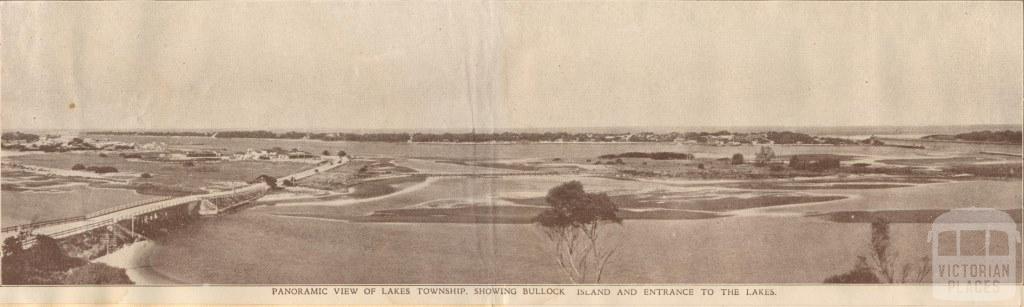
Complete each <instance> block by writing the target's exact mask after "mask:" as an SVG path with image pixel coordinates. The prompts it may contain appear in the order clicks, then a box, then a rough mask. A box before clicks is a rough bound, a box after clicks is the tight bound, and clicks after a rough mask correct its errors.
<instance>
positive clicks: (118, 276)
mask: <svg viewBox="0 0 1024 307" xmlns="http://www.w3.org/2000/svg"><path fill="white" fill-rule="evenodd" d="M2 261H3V268H2V270H3V271H2V273H3V274H2V275H3V277H2V282H3V284H5V285H59V284H85V285H100V284H133V282H132V281H131V279H129V278H128V275H127V274H125V270H124V269H120V268H114V267H111V266H108V265H106V264H102V263H94V262H89V261H87V260H85V259H81V258H75V257H70V256H68V255H66V254H65V253H64V251H63V250H61V248H60V245H59V244H58V243H57V240H54V239H53V238H50V237H47V236H41V235H40V236H35V243H34V244H33V245H32V246H31V247H29V248H23V246H22V239H21V238H18V237H9V238H7V239H5V240H4V243H3V260H2Z"/></svg>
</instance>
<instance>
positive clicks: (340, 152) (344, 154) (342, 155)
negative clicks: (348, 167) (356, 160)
mask: <svg viewBox="0 0 1024 307" xmlns="http://www.w3.org/2000/svg"><path fill="white" fill-rule="evenodd" d="M347 155H348V153H345V151H344V150H339V151H338V156H339V157H344V156H347Z"/></svg>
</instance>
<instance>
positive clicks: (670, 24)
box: [0, 1, 1024, 131]
mask: <svg viewBox="0 0 1024 307" xmlns="http://www.w3.org/2000/svg"><path fill="white" fill-rule="evenodd" d="M0 9H2V21H0V22H2V24H0V44H2V45H0V46H2V59H0V61H2V62H0V66H2V71H0V125H2V127H3V129H4V130H17V129H25V130H31V129H55V130H75V129H88V130H96V129H104V130H105V129H114V130H143V129H145V130H170V129H176V130H199V129H307V130H331V129H334V130H367V129H370V130H373V129H397V130H416V129H465V128H474V129H477V130H478V131H486V130H488V129H515V128H545V127H552V128H558V127H609V126H614V127H644V126H662V127H686V126H776V125H778V126H866V125H968V124H1014V125H1021V123H1022V121H1024V120H1022V112H1024V98H1022V97H1024V62H1022V61H1024V60H1022V59H1024V51H1022V50H1024V43H1022V37H1024V33H1022V28H1024V25H1022V19H1024V18H1022V4H1021V3H1020V2H912V3H907V2H842V3H822V2H755V3H750V2H664V1H659V2H655V1H508V2H489V1H484V2H470V1H457V2H446V1H438V2H420V1H408V2H406V1H378V2H362V1H356V2H162V3H121V2H119V3H96V2H88V3H78V2H42V3H40V2H19V3H9V2H7V3H2V4H0Z"/></svg>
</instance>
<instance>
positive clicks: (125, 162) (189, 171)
mask: <svg viewBox="0 0 1024 307" xmlns="http://www.w3.org/2000/svg"><path fill="white" fill-rule="evenodd" d="M8 159H10V160H12V161H15V162H18V163H24V164H29V165H36V166H43V167H50V168H60V169H71V167H72V166H74V165H75V164H84V165H88V166H112V167H115V168H117V169H118V171H119V172H120V173H135V174H142V173H149V174H150V175H152V178H136V179H133V180H132V183H133V184H142V183H149V184H153V185H163V186H168V187H176V188H179V189H185V190H197V189H201V188H205V187H209V186H213V185H217V184H218V183H220V182H224V181H232V182H245V181H250V180H253V179H254V178H256V177H257V176H259V175H264V174H266V175H270V176H283V175H287V174H291V173H294V172H298V171H300V170H303V169H305V168H309V167H310V165H309V164H307V163H300V162H286V161H275V162H270V161H218V162H197V163H196V164H195V166H191V167H188V166H184V165H182V164H180V163H171V162H151V161H139V160H129V159H124V158H121V157H117V156H113V155H112V156H109V157H100V156H99V155H97V154H94V153H84V152H81V153H48V154H36V155H24V156H16V157H10V158H8Z"/></svg>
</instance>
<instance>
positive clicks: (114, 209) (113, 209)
mask: <svg viewBox="0 0 1024 307" xmlns="http://www.w3.org/2000/svg"><path fill="white" fill-rule="evenodd" d="M172 198H173V197H163V198H157V199H146V200H141V201H136V202H132V203H127V204H124V205H120V206H117V207H110V208H106V209H102V210H99V211H96V212H93V213H89V214H87V215H86V216H85V218H94V217H97V216H103V215H107V214H110V213H114V212H117V211H121V210H127V209H131V208H135V207H138V206H145V205H148V204H152V203H156V202H161V201H165V200H168V199H172Z"/></svg>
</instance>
